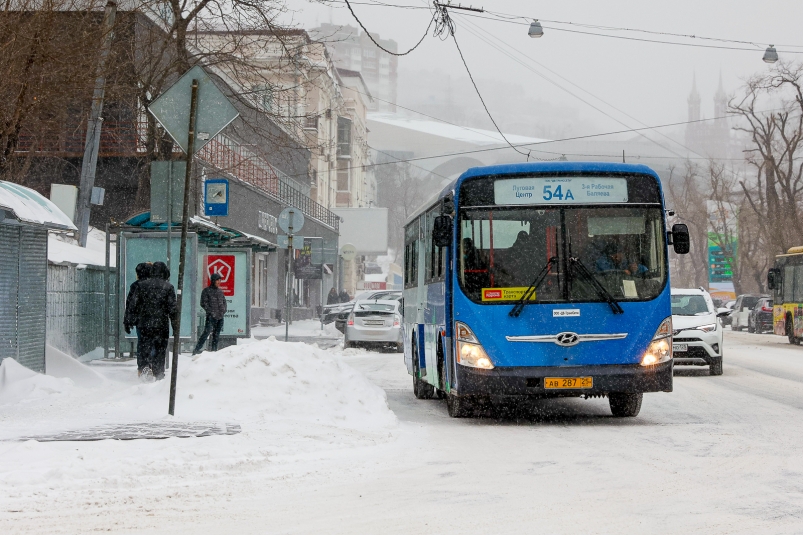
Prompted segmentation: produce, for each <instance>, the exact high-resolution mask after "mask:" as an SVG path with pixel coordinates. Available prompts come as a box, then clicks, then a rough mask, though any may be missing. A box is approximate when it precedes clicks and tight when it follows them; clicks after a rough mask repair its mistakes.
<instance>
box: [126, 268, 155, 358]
mask: <svg viewBox="0 0 803 535" xmlns="http://www.w3.org/2000/svg"><path fill="white" fill-rule="evenodd" d="M152 269H153V263H151V262H142V263H141V264H137V267H136V268H134V271H135V272H136V274H137V280H135V281H134V282H132V283H131V286H130V288H129V289H128V297H126V299H125V316H124V317H123V328H124V329H125V332H126V334H131V329H134V328H137V324H138V323H139V319H138V318H137V317H136V314H135V313H134V303H135V302H136V301H137V300H136V299H134V295H135V294H137V292H139V285H140V283H141V282H142V281H144V280H145V279H147V278H149V277H150V276H151V270H152ZM141 342H142V341H141V337H140V332H139V329H138V328H137V366H138V367H139V368H140V369H142V367H143V366H144V360H143V354H142V351H141V348H142V343H141Z"/></svg>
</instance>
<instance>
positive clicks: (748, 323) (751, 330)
mask: <svg viewBox="0 0 803 535" xmlns="http://www.w3.org/2000/svg"><path fill="white" fill-rule="evenodd" d="M747 332H749V333H754V332H756V328H755V327H753V326H752V325H751V324H750V320H747Z"/></svg>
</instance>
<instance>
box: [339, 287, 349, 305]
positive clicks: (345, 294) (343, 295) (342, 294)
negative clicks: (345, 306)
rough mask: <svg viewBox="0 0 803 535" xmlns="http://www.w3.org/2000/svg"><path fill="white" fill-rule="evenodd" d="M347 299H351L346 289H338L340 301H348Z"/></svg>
mask: <svg viewBox="0 0 803 535" xmlns="http://www.w3.org/2000/svg"><path fill="white" fill-rule="evenodd" d="M349 301H351V297H350V296H349V293H348V292H347V291H346V289H345V288H344V289H342V290H340V302H341V303H348V302H349Z"/></svg>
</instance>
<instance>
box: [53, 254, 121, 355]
mask: <svg viewBox="0 0 803 535" xmlns="http://www.w3.org/2000/svg"><path fill="white" fill-rule="evenodd" d="M104 276H105V271H104V268H102V267H94V266H88V267H86V268H82V269H79V268H77V267H76V266H72V265H54V264H50V265H48V267H47V343H48V344H50V345H52V346H54V347H56V348H58V349H60V350H61V351H64V352H65V353H67V354H70V355H72V356H74V357H80V356H81V355H85V354H86V353H89V352H90V351H92V350H93V349H95V348H98V347H103V346H104V344H105V343H108V342H109V340H108V336H105V333H104V332H103V329H104V314H105V303H106V298H105V291H104V288H105V283H104ZM109 276H110V277H111V281H110V289H111V290H110V299H109V303H110V306H111V307H113V310H112V318H111V319H112V320H114V319H115V315H116V314H115V313H116V307H115V303H117V299H116V295H115V294H116V288H117V283H116V281H117V273H116V270H115V269H114V268H112V270H111V272H110V274H109ZM112 324H113V325H114V322H112ZM99 356H101V357H102V356H103V355H102V353H101V354H100V355H99Z"/></svg>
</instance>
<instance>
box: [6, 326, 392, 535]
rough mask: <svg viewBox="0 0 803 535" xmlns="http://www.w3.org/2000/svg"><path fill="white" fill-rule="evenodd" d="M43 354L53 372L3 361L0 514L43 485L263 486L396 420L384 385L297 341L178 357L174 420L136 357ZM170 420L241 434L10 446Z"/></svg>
mask: <svg viewBox="0 0 803 535" xmlns="http://www.w3.org/2000/svg"><path fill="white" fill-rule="evenodd" d="M49 357H50V358H49V360H48V367H49V368H50V369H51V370H52V371H53V372H54V373H56V374H57V375H59V376H60V377H54V376H51V375H42V374H38V373H35V372H32V371H30V370H28V369H26V368H23V367H22V366H21V365H19V364H17V363H16V362H15V361H14V360H11V359H6V360H4V361H3V364H2V365H0V423H1V424H2V425H0V516H1V515H2V514H3V511H4V506H5V507H9V503H10V501H11V502H15V503H19V501H20V500H22V501H23V502H24V501H25V498H26V497H28V498H30V497H31V496H34V495H36V494H38V493H40V492H42V491H45V492H46V491H47V489H58V492H59V494H60V495H62V497H63V496H66V495H71V494H73V493H77V494H76V495H80V494H81V493H82V492H85V491H87V490H88V489H96V490H102V489H117V488H128V487H131V488H134V487H148V486H151V485H163V484H167V482H168V481H172V482H173V483H175V482H179V481H189V480H194V479H196V478H197V479H198V480H199V481H200V480H204V481H209V480H210V479H212V480H214V479H216V478H219V477H225V478H231V477H237V476H238V475H244V474H249V473H253V472H254V471H261V472H263V473H262V476H263V477H265V478H266V479H270V478H272V477H286V476H287V474H288V473H292V471H293V465H294V463H295V462H297V459H299V458H300V457H304V458H305V459H306V460H307V461H306V462H307V463H309V462H312V463H313V464H314V460H315V459H316V458H320V457H323V456H326V455H330V454H331V453H332V452H334V451H337V450H340V449H343V448H348V449H353V448H359V447H361V446H366V445H374V444H376V443H380V442H384V441H387V440H389V439H390V438H392V436H393V430H394V429H395V427H396V425H397V422H396V418H395V416H394V415H393V413H392V412H391V411H390V410H389V409H388V407H387V403H386V396H385V392H384V391H383V390H382V389H381V388H379V387H377V386H375V385H373V384H371V383H369V382H368V381H367V380H366V379H365V377H364V376H363V375H362V374H360V373H358V372H356V371H355V370H354V369H353V368H351V367H350V366H349V365H347V364H345V363H344V362H343V361H342V359H341V358H340V356H339V354H338V353H337V352H334V353H332V352H326V351H324V350H321V349H318V348H316V347H314V346H310V345H306V344H303V343H283V342H279V341H276V340H275V339H269V340H263V341H254V342H252V343H250V344H247V345H241V346H233V347H229V348H226V349H224V350H221V351H219V352H217V353H208V352H207V353H202V354H200V355H198V356H196V357H189V356H183V357H181V358H180V360H179V368H178V370H179V373H178V388H177V398H176V416H175V418H171V417H169V416H167V405H168V392H169V386H170V385H169V380H164V381H159V382H156V383H150V384H141V383H139V382H138V381H137V379H136V366H135V365H134V363H133V361H131V362H128V363H126V364H113V365H109V364H103V363H98V364H96V365H92V366H87V365H84V364H81V363H79V362H78V361H75V360H73V359H71V358H70V357H68V356H66V355H64V354H61V353H59V352H57V351H52V350H51V351H49ZM169 421H177V422H210V421H211V422H226V423H235V424H239V425H240V426H241V428H242V432H241V433H240V434H237V435H231V436H212V437H202V438H183V439H178V438H173V439H167V440H135V441H114V440H104V441H99V442H48V443H45V442H36V441H33V440H28V441H24V442H19V441H15V440H17V439H18V438H19V437H23V436H36V435H41V434H50V433H54V432H61V431H69V430H78V429H87V428H90V427H94V426H97V425H102V424H112V423H114V424H120V423H141V422H169ZM304 466H305V467H306V466H308V465H307V464H305V465H304ZM305 469H306V468H305ZM9 500H10V501H9ZM15 507H16V506H15ZM2 531H3V529H1V528H0V532H2Z"/></svg>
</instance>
